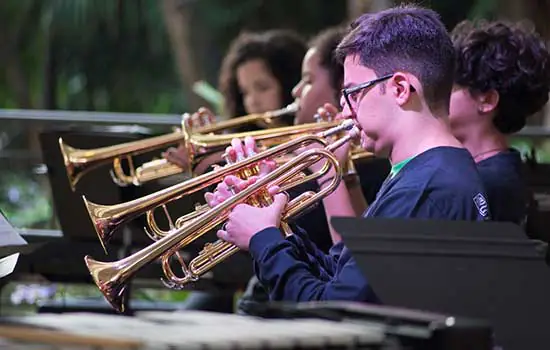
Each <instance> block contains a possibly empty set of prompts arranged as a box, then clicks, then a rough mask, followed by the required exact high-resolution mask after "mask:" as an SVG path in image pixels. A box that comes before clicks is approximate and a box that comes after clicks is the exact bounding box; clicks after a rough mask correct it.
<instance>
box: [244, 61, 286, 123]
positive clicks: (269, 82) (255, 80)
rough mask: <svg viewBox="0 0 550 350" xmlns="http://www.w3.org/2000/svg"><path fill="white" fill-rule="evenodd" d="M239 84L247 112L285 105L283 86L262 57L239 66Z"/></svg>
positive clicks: (267, 109) (258, 111) (256, 111)
mask: <svg viewBox="0 0 550 350" xmlns="http://www.w3.org/2000/svg"><path fill="white" fill-rule="evenodd" d="M237 84H238V85H239V89H240V90H241V93H242V96H243V105H244V108H245V109H246V113H247V114H252V113H265V112H268V111H273V110H277V109H280V108H282V107H284V106H283V99H282V91H281V90H282V88H281V86H280V84H279V82H278V80H277V79H276V78H275V77H274V76H273V74H272V73H271V72H270V70H269V69H268V67H267V66H266V64H265V62H264V61H263V60H261V59H253V60H250V61H247V62H245V63H243V64H241V65H240V66H239V67H238V68H237Z"/></svg>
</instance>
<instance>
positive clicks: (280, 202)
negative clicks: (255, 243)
mask: <svg viewBox="0 0 550 350" xmlns="http://www.w3.org/2000/svg"><path fill="white" fill-rule="evenodd" d="M257 152H258V150H257V147H256V142H255V141H254V138H252V137H246V138H245V139H244V142H242V141H241V140H240V139H233V140H232V142H231V146H229V147H228V148H227V149H226V156H227V160H228V162H229V163H234V162H236V161H239V160H242V159H244V158H247V157H251V156H253V155H255V154H257ZM275 167H276V163H275V162H274V161H273V160H264V161H262V162H261V163H260V173H259V175H258V176H252V177H250V178H248V179H246V180H243V179H240V178H239V177H237V176H235V175H229V176H227V177H225V178H224V180H223V181H222V182H220V183H219V184H218V186H217V188H216V190H215V191H214V192H213V193H211V192H207V193H206V194H205V196H204V197H205V199H206V202H207V203H208V205H209V206H210V207H211V208H213V207H215V206H216V205H218V204H220V203H222V202H224V201H225V200H226V199H228V198H230V197H231V196H233V195H234V194H236V193H239V192H241V191H243V190H244V189H246V188H247V187H249V186H251V185H252V184H254V183H255V182H256V181H257V179H258V178H260V177H263V176H265V175H267V174H269V173H270V172H271V171H273V170H274V169H275ZM267 190H268V193H269V195H270V196H273V204H271V205H270V206H268V207H263V208H258V207H254V206H251V205H248V204H239V205H237V206H236V207H235V208H234V209H233V210H232V211H231V213H230V214H229V217H228V220H227V221H226V224H225V225H224V229H222V230H219V231H218V232H217V235H218V238H220V239H222V240H224V241H226V242H229V243H233V244H234V245H236V246H237V247H239V248H240V249H243V250H247V249H248V246H249V244H250V240H251V238H252V236H254V234H256V233H257V232H260V231H262V230H263V229H265V228H268V227H279V224H280V221H281V216H282V213H283V211H284V209H285V207H286V204H287V202H288V198H287V196H286V195H285V194H282V193H278V192H279V187H278V186H271V187H269V188H268V189H267Z"/></svg>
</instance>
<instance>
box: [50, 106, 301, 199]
mask: <svg viewBox="0 0 550 350" xmlns="http://www.w3.org/2000/svg"><path fill="white" fill-rule="evenodd" d="M297 111H298V104H297V103H296V102H294V103H292V104H290V105H288V106H286V107H285V108H282V109H280V110H276V111H271V112H266V113H261V114H250V115H246V116H243V117H238V118H233V119H229V120H226V121H222V122H218V123H214V124H210V125H206V126H202V127H197V128H194V129H193V130H192V133H193V134H198V135H204V134H210V133H215V132H219V131H222V130H226V129H230V128H233V127H237V126H241V125H245V124H249V123H257V122H263V123H265V124H266V125H268V126H270V125H273V124H274V119H276V118H278V117H281V116H284V115H289V114H294V113H296V112H297ZM184 119H185V115H184V118H182V123H181V128H180V129H178V130H176V131H174V132H171V133H169V134H165V135H160V136H155V137H151V138H147V139H144V140H139V141H133V142H126V143H123V144H119V145H114V146H108V147H101V148H96V149H78V148H74V147H71V146H69V145H67V144H66V143H64V142H63V138H59V147H60V149H61V153H62V155H63V161H64V163H65V168H66V171H67V176H68V179H69V184H70V186H71V189H72V190H73V191H74V190H75V187H76V184H77V183H78V181H79V180H80V179H81V178H82V177H83V176H84V175H85V174H86V173H88V171H90V170H92V169H95V168H97V167H98V166H101V165H103V164H107V163H110V162H113V169H112V170H111V176H112V178H113V181H114V182H115V183H116V184H118V185H119V186H128V185H130V184H134V185H136V186H139V185H140V184H143V183H145V182H147V181H151V180H154V179H158V178H161V177H165V176H169V175H174V174H178V173H181V172H182V170H181V168H179V167H178V166H176V165H174V164H170V163H169V162H167V161H166V160H164V159H158V160H153V161H150V162H147V163H145V164H143V165H142V166H140V167H137V168H136V167H135V166H134V164H133V162H132V156H136V155H138V154H142V153H146V152H149V151H152V150H155V149H158V148H163V147H167V146H169V145H173V144H177V143H180V142H186V143H187V144H190V145H192V144H193V143H194V142H195V141H197V142H198V143H199V145H200V147H202V148H201V149H202V150H203V151H204V150H206V149H207V148H208V145H205V144H203V143H201V141H203V140H200V138H199V139H198V140H190V139H189V137H190V135H191V132H190V131H189V128H188V127H187V125H186V123H185V120H184ZM208 153H211V152H208ZM193 156H196V154H191V155H190V157H193ZM123 158H126V159H127V160H128V166H129V168H130V174H126V173H125V172H124V170H123V168H122V164H121V162H122V159H123ZM189 164H192V163H189Z"/></svg>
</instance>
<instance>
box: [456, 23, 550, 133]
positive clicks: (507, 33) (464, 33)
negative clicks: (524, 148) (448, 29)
mask: <svg viewBox="0 0 550 350" xmlns="http://www.w3.org/2000/svg"><path fill="white" fill-rule="evenodd" d="M451 37H452V40H453V42H454V46H455V49H456V72H455V83H456V84H457V85H460V86H463V87H466V88H468V89H469V91H470V93H472V94H474V95H475V94H476V93H484V92H488V91H490V90H495V91H496V92H498V94H499V102H498V106H497V113H496V115H495V118H494V120H493V123H494V124H495V126H496V128H497V129H498V130H499V131H500V132H502V133H504V134H509V133H513V132H516V131H519V130H521V129H522V128H523V127H524V126H525V124H526V119H527V117H529V116H531V115H532V114H534V113H536V112H537V111H539V110H540V109H541V108H542V107H543V106H544V105H545V104H546V102H547V101H548V94H549V92H550V54H549V52H548V48H547V47H546V46H545V44H544V42H543V40H542V39H541V38H540V36H539V35H538V34H537V33H536V32H535V31H534V29H533V27H532V26H531V25H530V23H528V22H523V23H516V24H512V23H508V22H505V21H494V22H487V21H478V22H471V21H463V22H461V23H459V24H458V25H457V26H456V27H455V28H454V29H453V31H452V33H451Z"/></svg>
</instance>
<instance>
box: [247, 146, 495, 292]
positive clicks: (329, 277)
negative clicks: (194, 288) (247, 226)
mask: <svg viewBox="0 0 550 350" xmlns="http://www.w3.org/2000/svg"><path fill="white" fill-rule="evenodd" d="M485 198H486V196H485V190H484V187H483V184H482V182H481V179H480V177H479V174H478V172H477V170H476V166H475V163H474V162H473V160H472V158H471V156H470V154H469V153H468V152H467V151H466V150H464V149H458V148H452V147H438V148H435V149H432V150H429V151H426V152H424V153H422V154H420V155H418V156H416V157H415V158H414V159H412V160H410V161H409V162H408V163H407V164H406V165H405V166H404V167H403V168H402V169H401V171H400V172H399V173H398V174H397V175H395V176H393V177H389V178H388V179H387V181H386V182H385V183H384V184H383V186H382V187H381V189H380V191H379V192H378V195H377V199H376V200H375V201H374V202H373V203H372V205H371V206H370V207H369V209H368V210H367V212H366V214H365V216H367V217H385V218H426V219H448V220H476V221H477V220H479V221H481V220H487V219H489V217H490V213H489V207H488V203H487V201H486V200H485ZM249 250H250V254H251V256H252V258H253V260H254V270H255V272H256V276H257V277H258V279H259V280H260V282H261V283H262V285H263V286H264V287H265V288H266V289H267V290H268V292H269V295H270V299H271V300H286V301H312V300H353V301H363V302H370V303H378V302H380V299H379V298H378V296H377V295H376V294H375V292H374V290H373V288H372V286H371V285H370V284H369V282H368V280H367V278H365V276H363V274H362V273H361V271H360V269H359V268H358V266H357V264H356V262H355V259H353V257H352V256H351V253H350V251H349V250H348V249H347V248H346V247H345V246H344V244H343V243H338V244H336V245H335V246H333V247H332V248H331V250H330V252H329V254H324V253H322V252H321V251H320V250H319V249H317V248H316V247H315V245H314V244H313V243H311V242H310V241H309V239H308V238H307V236H306V235H305V234H303V232H300V231H299V230H297V231H295V233H294V235H292V236H290V237H288V238H283V236H282V234H281V232H280V231H279V230H278V229H277V228H275V227H270V228H266V229H264V230H262V231H260V232H258V233H256V234H255V235H254V236H253V237H252V239H251V241H250V247H249Z"/></svg>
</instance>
